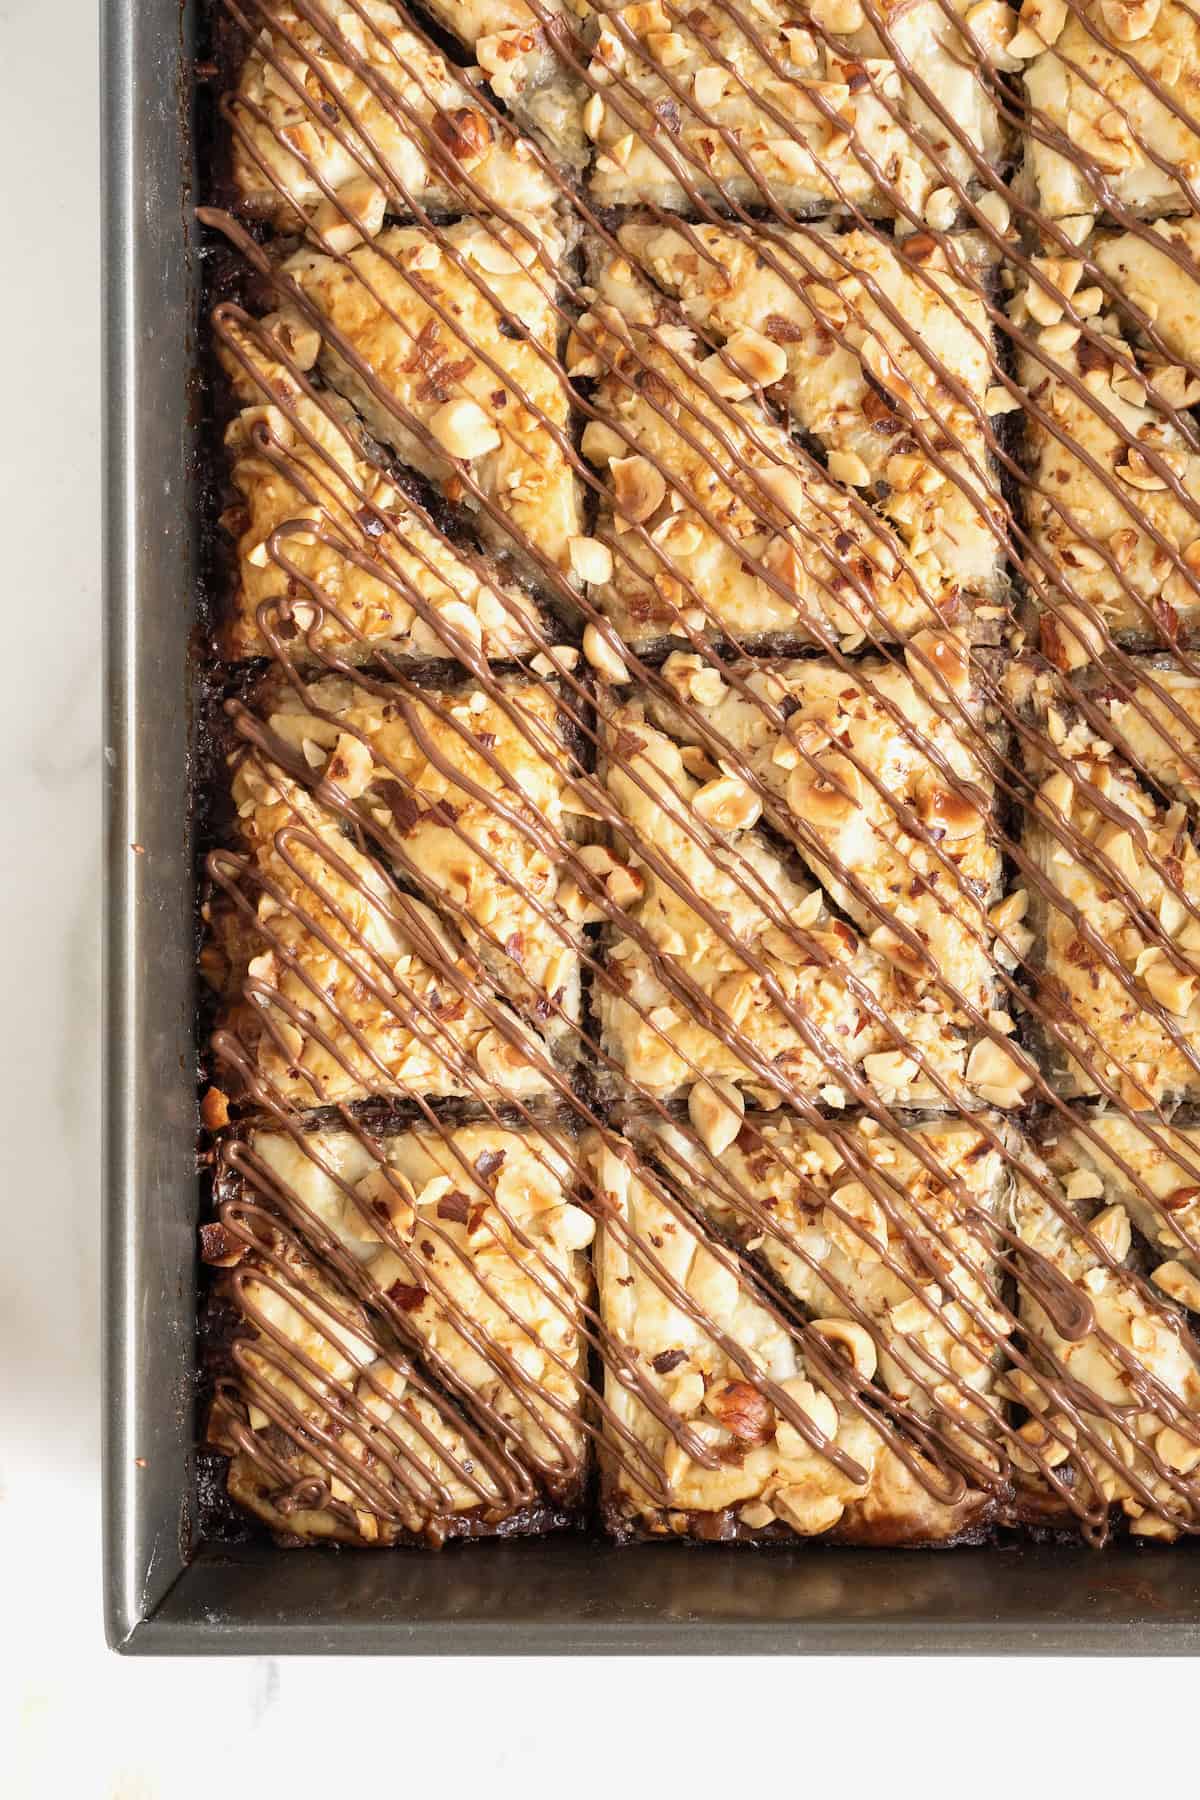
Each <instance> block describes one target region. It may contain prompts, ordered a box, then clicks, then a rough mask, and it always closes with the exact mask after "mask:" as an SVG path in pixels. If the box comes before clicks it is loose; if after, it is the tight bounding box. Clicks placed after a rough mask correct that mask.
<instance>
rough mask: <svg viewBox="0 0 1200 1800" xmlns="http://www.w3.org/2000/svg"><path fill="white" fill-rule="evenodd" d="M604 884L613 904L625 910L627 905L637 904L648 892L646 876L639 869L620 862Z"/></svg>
mask: <svg viewBox="0 0 1200 1800" xmlns="http://www.w3.org/2000/svg"><path fill="white" fill-rule="evenodd" d="M604 885H605V888H606V889H607V890H608V896H609V899H610V900H611V901H612V903H613V905H614V906H619V907H621V908H622V909H623V910H624V909H625V908H626V907H630V906H636V905H637V903H638V901H639V900H640V899H641V898H642V895H643V894H644V893H645V892H646V880H645V877H644V876H643V875H641V874H640V873H639V872H638V870H637V869H628V868H626V867H625V866H624V865H623V864H620V863H619V864H618V865H617V867H616V868H615V869H614V870H613V872H612V874H611V875H610V876H609V877H608V879H607V880H606V881H605V883H604Z"/></svg>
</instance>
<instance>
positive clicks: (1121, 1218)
mask: <svg viewBox="0 0 1200 1800" xmlns="http://www.w3.org/2000/svg"><path fill="white" fill-rule="evenodd" d="M1088 1230H1089V1231H1090V1232H1091V1234H1092V1236H1093V1237H1094V1238H1095V1239H1096V1240H1097V1241H1098V1242H1099V1243H1101V1244H1103V1245H1104V1248H1105V1249H1106V1250H1107V1251H1108V1253H1109V1255H1110V1256H1111V1257H1112V1259H1113V1261H1114V1262H1124V1260H1125V1258H1126V1257H1127V1256H1128V1255H1129V1246H1130V1245H1131V1244H1132V1242H1133V1232H1132V1231H1131V1229H1130V1225H1129V1214H1128V1213H1127V1212H1126V1211H1125V1208H1124V1207H1123V1206H1106V1207H1104V1209H1103V1210H1102V1211H1101V1212H1098V1213H1097V1214H1096V1216H1095V1218H1094V1219H1093V1220H1092V1221H1091V1224H1090V1225H1089V1226H1088Z"/></svg>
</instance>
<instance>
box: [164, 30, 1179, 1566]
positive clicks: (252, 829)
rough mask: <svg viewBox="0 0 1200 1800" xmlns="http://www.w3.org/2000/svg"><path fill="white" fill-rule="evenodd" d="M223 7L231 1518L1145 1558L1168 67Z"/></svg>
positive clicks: (1171, 1480)
mask: <svg viewBox="0 0 1200 1800" xmlns="http://www.w3.org/2000/svg"><path fill="white" fill-rule="evenodd" d="M224 6H225V11H226V13H227V15H228V17H227V21H226V23H225V25H224V26H222V28H221V29H220V30H219V31H217V32H215V33H214V34H213V35H214V42H215V46H216V49H217V52H218V54H217V55H216V57H215V60H214V62H213V63H212V65H211V67H212V68H213V69H214V70H215V74H214V75H212V76H211V77H210V79H212V80H213V81H214V83H216V84H217V85H219V86H220V87H221V89H222V91H221V94H220V98H219V101H218V104H217V106H216V107H215V109H214V118H213V124H214V127H215V129H216V131H217V132H218V134H219V140H220V143H221V145H223V146H224V150H223V152H222V154H221V155H220V156H219V157H218V159H217V161H218V172H217V173H216V174H215V175H214V185H215V186H216V188H217V190H218V191H217V194H216V198H217V199H219V200H220V202H221V203H222V205H223V206H224V208H225V209H226V210H220V209H219V208H217V207H214V208H208V207H205V208H202V209H201V212H200V221H201V225H202V227H203V228H204V229H205V230H206V231H208V232H210V233H211V234H212V242H213V245H214V247H215V246H216V244H217V243H218V241H219V242H220V246H221V249H220V254H219V255H214V256H213V257H212V258H211V260H210V261H209V262H208V264H207V273H208V277H209V282H210V291H211V307H210V317H211V325H212V347H213V350H214V353H215V354H214V359H213V361H214V368H215V372H216V375H217V381H216V384H215V386H214V389H213V392H212V395H211V404H209V405H208V406H207V418H208V423H209V425H210V426H211V431H212V436H211V442H212V446H213V449H214V459H215V467H214V471H213V476H214V478H213V480H212V481H211V483H210V489H211V492H212V497H213V501H214V504H213V516H214V520H219V524H220V527H221V529H220V531H219V532H216V533H214V535H213V539H212V543H211V546H207V548H210V549H211V555H210V556H209V557H208V565H207V566H208V570H209V577H210V588H211V592H210V594H209V596H208V598H209V599H210V600H211V603H212V605H211V623H212V626H213V629H212V631H211V632H209V633H208V634H207V635H205V636H204V638H203V643H202V645H201V653H202V654H203V655H205V656H206V657H208V658H209V660H207V661H206V662H205V665H204V666H205V676H206V679H205V685H204V693H203V700H204V708H203V711H202V714H201V718H202V723H203V729H202V731H201V733H200V738H201V743H200V746H199V747H200V750H201V752H202V753H203V761H204V767H205V769H206V771H207V774H206V780H207V782H208V786H207V787H206V789H205V792H204V795H203V800H202V804H201V805H200V806H199V807H198V815H197V816H198V819H199V821H200V823H201V828H202V831H203V833H205V834H206V836H205V838H204V842H203V851H204V857H203V868H204V876H205V880H204V895H203V901H202V914H203V918H202V923H203V947H202V953H201V955H202V967H203V971H204V974H205V976H206V977H207V980H208V983H209V986H210V990H211V992H210V994H209V996H208V998H207V999H206V1001H205V1008H206V1011H205V1017H204V1033H205V1045H206V1049H205V1055H204V1067H203V1076H204V1091H203V1096H202V1100H201V1107H200V1116H201V1123H202V1126H203V1132H204V1135H203V1137H202V1139H201V1146H200V1148H201V1166H202V1168H203V1169H204V1170H205V1171H206V1172H209V1173H210V1174H211V1180H212V1190H213V1191H212V1198H211V1205H209V1206H208V1208H207V1210H206V1212H205V1216H204V1220H203V1223H202V1228H201V1229H202V1239H201V1246H202V1253H203V1256H204V1259H205V1261H206V1263H207V1264H208V1265H209V1270H210V1275H209V1278H208V1281H207V1284H206V1307H205V1324H204V1330H203V1335H202V1372H203V1375H204V1378H205V1416H206V1418H207V1420H208V1426H207V1441H208V1443H209V1444H210V1446H212V1447H214V1448H216V1449H218V1450H220V1451H221V1452H222V1453H223V1454H224V1455H226V1456H227V1457H228V1458H229V1465H228V1481H227V1484H226V1486H227V1491H228V1495H229V1497H230V1499H231V1500H232V1502H233V1504H234V1506H235V1507H236V1508H237V1509H238V1510H239V1511H240V1513H241V1514H242V1515H248V1516H250V1517H252V1518H253V1519H255V1520H257V1521H258V1522H259V1524H260V1525H264V1526H266V1527H267V1528H268V1529H269V1530H271V1531H272V1532H274V1533H275V1535H276V1537H277V1538H278V1539H279V1540H280V1541H282V1542H285V1543H289V1544H295V1543H308V1542H316V1541H320V1540H329V1539H332V1540H334V1541H337V1542H342V1543H345V1544H348V1545H355V1546H366V1545H374V1546H380V1547H390V1546H400V1545H410V1546H413V1545H417V1544H438V1543H442V1542H444V1541H447V1540H448V1539H451V1538H454V1537H466V1536H473V1537H481V1536H525V1535H529V1534H532V1533H541V1532H546V1531H551V1530H558V1529H562V1528H574V1529H579V1530H591V1531H593V1532H594V1533H596V1534H597V1535H603V1536H606V1537H607V1538H608V1539H609V1540H611V1541H615V1542H616V1543H619V1544H622V1545H624V1544H633V1543H636V1542H638V1541H642V1540H650V1539H658V1540H663V1539H675V1540H684V1541H686V1542H689V1543H692V1544H703V1543H711V1542H723V1543H731V1544H734V1543H746V1544H755V1545H759V1546H763V1547H768V1546H773V1547H783V1548H784V1549H785V1550H786V1551H790V1552H797V1551H801V1550H802V1549H803V1546H804V1542H805V1540H813V1541H820V1542H823V1543H828V1544H842V1545H848V1544H856V1545H872V1546H891V1545H896V1546H899V1545H904V1546H921V1547H935V1546H937V1547H950V1546H953V1545H957V1544H963V1543H976V1544H982V1543H987V1544H995V1545H1000V1544H1008V1543H1016V1542H1022V1541H1028V1540H1029V1538H1030V1536H1031V1534H1032V1535H1042V1536H1045V1535H1051V1534H1052V1535H1055V1536H1057V1537H1061V1538H1063V1539H1064V1540H1071V1541H1074V1542H1078V1541H1079V1540H1080V1538H1082V1539H1083V1540H1084V1541H1086V1542H1088V1543H1091V1544H1096V1545H1099V1544H1101V1543H1102V1542H1104V1541H1107V1540H1108V1539H1109V1538H1111V1537H1113V1536H1115V1535H1117V1534H1121V1533H1127V1532H1128V1533H1132V1534H1134V1535H1135V1536H1136V1537H1138V1538H1139V1539H1158V1540H1161V1541H1162V1542H1164V1543H1174V1542H1176V1541H1178V1540H1181V1539H1183V1538H1185V1537H1191V1536H1194V1535H1196V1533H1197V1532H1198V1531H1200V1348H1198V1347H1197V1344H1196V1342H1195V1340H1194V1338H1193V1336H1192V1331H1193V1328H1194V1326H1195V1324H1196V1315H1198V1314H1200V1122H1198V1121H1200V859H1198V852H1197V838H1196V827H1197V823H1198V820H1200V662H1198V661H1197V660H1196V658H1195V656H1194V655H1193V650H1192V645H1193V642H1194V639H1195V635H1196V624H1197V618H1198V617H1200V425H1198V423H1197V408H1198V407H1200V226H1198V225H1197V217H1198V216H1200V187H1198V186H1197V181H1198V179H1200V162H1197V161H1196V159H1195V153H1194V144H1193V139H1194V138H1196V137H1197V136H1198V135H1200V128H1198V127H1197V126H1196V124H1195V120H1194V119H1193V117H1192V113H1193V112H1195V113H1196V114H1197V116H1198V117H1200V108H1197V107H1195V106H1194V105H1193V99H1194V93H1193V89H1194V80H1193V69H1194V64H1195V55H1194V48H1195V46H1194V42H1193V40H1194V38H1195V33H1196V27H1195V21H1194V20H1193V18H1192V16H1191V15H1190V14H1189V13H1186V12H1185V10H1184V9H1183V7H1182V6H1180V5H1178V4H1175V3H1174V0H1161V3H1160V0H1111V3H1110V0H1094V3H1093V0H1085V3H1081V4H1079V5H1067V4H1064V0H1023V4H1022V5H1021V6H1020V8H1019V12H1018V13H1014V11H1013V9H1012V8H1010V7H1007V6H1005V5H1001V4H999V3H998V0H983V3H982V4H971V5H967V4H959V0H952V3H947V0H902V3H897V0H885V3H882V4H881V3H877V4H875V5H873V6H867V5H866V4H865V0H862V3H861V4H860V0H815V3H814V4H813V5H812V6H811V7H809V8H806V9H800V10H799V11H797V10H796V9H789V8H788V7H786V6H785V5H784V4H783V0H758V3H757V4H756V8H755V10H754V11H753V13H749V12H746V11H740V10H738V9H737V8H736V7H734V8H726V7H724V6H712V7H709V6H707V5H704V4H702V5H700V6H698V7H692V8H689V9H680V8H678V7H676V6H675V5H674V3H673V0H644V3H643V0H639V3H637V4H632V5H627V6H619V7H616V8H613V9H604V8H598V7H595V6H593V5H592V4H591V3H590V0H547V3H543V0H501V3H500V4H499V5H491V4H488V5H484V4H482V0H426V7H427V11H426V12H420V13H418V12H415V11H410V10H409V9H408V8H407V7H406V6H405V5H404V4H402V3H401V0H365V3H363V4H360V3H359V0H349V3H348V4H342V3H341V0H339V3H338V4H337V5H336V6H330V5H328V4H327V0H314V3H313V4H309V3H307V0H305V3H304V4H301V3H300V0H256V3H255V5H254V6H252V7H251V8H247V9H244V8H243V6H242V0H224ZM214 653H215V654H214ZM209 789H211V791H209ZM215 1504H216V1503H215V1502H214V1505H215ZM220 1524H221V1528H222V1529H223V1530H226V1531H228V1530H230V1529H232V1527H231V1522H230V1520H229V1518H228V1517H226V1516H225V1515H224V1514H222V1516H221V1519H220ZM631 1553H633V1554H636V1552H631Z"/></svg>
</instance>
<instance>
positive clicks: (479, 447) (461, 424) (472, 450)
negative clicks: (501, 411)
mask: <svg viewBox="0 0 1200 1800" xmlns="http://www.w3.org/2000/svg"><path fill="white" fill-rule="evenodd" d="M429 429H430V431H431V432H432V433H433V435H434V437H435V438H436V439H437V441H438V443H439V444H440V445H441V446H442V449H443V450H444V451H445V452H446V454H447V456H453V457H455V458H460V459H462V460H464V461H467V462H469V461H471V460H472V459H473V458H475V457H477V456H486V455H488V453H489V452H490V451H492V450H498V449H499V448H500V433H499V432H498V431H497V430H496V427H495V426H494V425H493V424H492V422H491V420H490V419H489V418H488V416H487V414H486V413H485V412H484V410H483V408H482V407H481V406H480V405H479V404H478V403H477V402H476V401H474V400H470V399H468V398H467V397H466V396H465V395H463V396H461V397H460V398H459V399H457V400H447V401H446V402H445V403H444V404H443V405H441V406H439V407H438V408H437V409H436V411H435V412H434V414H433V416H432V417H431V419H430V421H429Z"/></svg>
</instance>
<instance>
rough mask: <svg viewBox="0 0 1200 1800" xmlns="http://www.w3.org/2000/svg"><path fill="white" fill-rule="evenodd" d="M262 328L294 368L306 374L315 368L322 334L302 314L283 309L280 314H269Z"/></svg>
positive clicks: (290, 309)
mask: <svg viewBox="0 0 1200 1800" xmlns="http://www.w3.org/2000/svg"><path fill="white" fill-rule="evenodd" d="M262 328H263V330H264V331H265V332H267V333H268V334H269V335H270V336H271V337H273V338H274V340H275V342H276V343H277V344H278V345H279V348H280V350H281V351H282V352H283V354H284V356H285V357H286V358H287V360H288V362H289V363H291V365H292V366H293V368H296V369H299V370H300V372H301V374H306V373H307V372H308V370H309V369H311V368H312V367H313V365H314V363H315V362H316V360H317V357H318V355H319V354H320V350H321V334H320V332H319V331H318V330H317V329H316V327H315V326H314V325H310V324H309V322H308V320H307V319H306V318H305V317H304V316H303V314H302V313H299V312H295V311H293V309H292V308H290V307H281V308H280V310H279V311H278V312H273V313H268V315H267V317H266V318H265V319H264V320H263V322H262Z"/></svg>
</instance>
